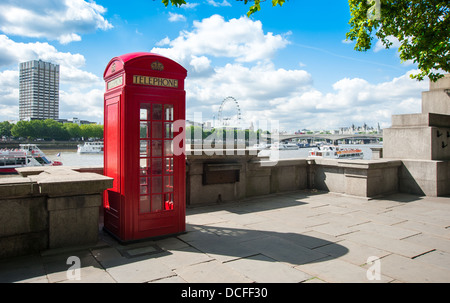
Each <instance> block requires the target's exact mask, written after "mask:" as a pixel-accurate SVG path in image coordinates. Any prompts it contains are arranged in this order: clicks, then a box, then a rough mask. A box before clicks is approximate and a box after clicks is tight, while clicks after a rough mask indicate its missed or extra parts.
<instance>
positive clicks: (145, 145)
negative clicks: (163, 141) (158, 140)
mask: <svg viewBox="0 0 450 303" xmlns="http://www.w3.org/2000/svg"><path fill="white" fill-rule="evenodd" d="M140 145H141V146H140V149H139V150H140V156H141V157H150V145H149V142H148V141H146V140H141V144H140Z"/></svg>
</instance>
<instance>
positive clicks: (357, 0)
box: [162, 0, 450, 81]
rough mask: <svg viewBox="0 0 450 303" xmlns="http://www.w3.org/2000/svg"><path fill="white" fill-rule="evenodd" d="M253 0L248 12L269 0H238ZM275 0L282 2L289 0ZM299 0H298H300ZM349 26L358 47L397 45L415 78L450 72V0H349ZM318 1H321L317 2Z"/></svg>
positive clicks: (248, 0)
mask: <svg viewBox="0 0 450 303" xmlns="http://www.w3.org/2000/svg"><path fill="white" fill-rule="evenodd" d="M236 1H241V2H244V4H248V3H252V4H253V5H251V6H250V7H249V10H248V12H247V16H248V17H250V16H251V15H252V14H254V13H256V12H258V11H260V10H261V3H262V2H265V1H266V0H236ZM267 1H272V6H277V5H279V6H283V4H284V3H285V2H286V1H287V0H267ZM297 1H299V0H297ZM162 2H163V3H164V5H165V6H168V5H169V3H170V4H172V5H174V6H177V7H179V6H181V5H183V4H186V1H185V0H162ZM348 3H349V8H350V21H349V25H350V30H349V31H348V33H347V34H346V38H347V40H351V41H356V45H355V50H357V51H367V50H369V49H370V48H371V47H372V42H373V40H374V38H375V37H377V38H378V39H379V40H380V42H381V43H382V44H383V45H384V47H385V48H389V47H391V46H393V44H394V43H395V45H396V46H398V51H399V55H400V59H401V60H402V62H406V61H410V60H411V61H413V62H414V63H417V66H418V68H419V70H420V72H419V73H417V74H412V75H411V77H412V78H416V79H418V80H423V79H424V78H425V77H428V78H429V79H430V80H431V81H436V80H437V79H439V78H441V77H442V76H443V74H444V73H449V72H450V17H449V12H450V2H449V1H448V0H348ZM318 5H319V3H318Z"/></svg>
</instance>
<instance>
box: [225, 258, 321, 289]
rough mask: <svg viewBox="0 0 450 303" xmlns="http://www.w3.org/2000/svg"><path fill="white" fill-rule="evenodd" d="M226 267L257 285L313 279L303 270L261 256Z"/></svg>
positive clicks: (243, 259)
mask: <svg viewBox="0 0 450 303" xmlns="http://www.w3.org/2000/svg"><path fill="white" fill-rule="evenodd" d="M225 265H226V266H229V267H231V268H232V269H234V270H235V271H237V272H240V273H241V274H243V275H244V276H246V277H248V278H249V279H251V280H253V281H255V282H257V283H299V282H303V281H306V280H308V279H311V278H313V277H312V276H310V275H308V274H306V273H304V272H302V271H301V270H298V269H295V268H293V267H291V266H288V265H286V264H284V263H280V262H277V261H276V260H274V259H271V258H269V257H267V256H264V255H261V254H258V255H255V256H251V257H247V258H242V259H238V260H234V261H231V262H227V263H226V264H225Z"/></svg>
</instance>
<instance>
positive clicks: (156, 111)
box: [152, 104, 162, 120]
mask: <svg viewBox="0 0 450 303" xmlns="http://www.w3.org/2000/svg"><path fill="white" fill-rule="evenodd" d="M152 119H153V120H161V119H162V105H161V104H153V113H152Z"/></svg>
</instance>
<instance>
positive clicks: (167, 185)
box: [164, 176, 173, 192]
mask: <svg viewBox="0 0 450 303" xmlns="http://www.w3.org/2000/svg"><path fill="white" fill-rule="evenodd" d="M172 191H173V176H164V192H172Z"/></svg>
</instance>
